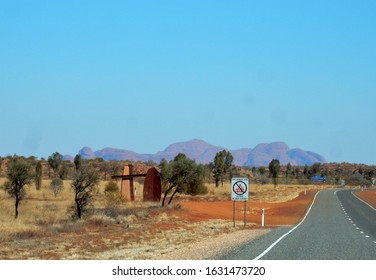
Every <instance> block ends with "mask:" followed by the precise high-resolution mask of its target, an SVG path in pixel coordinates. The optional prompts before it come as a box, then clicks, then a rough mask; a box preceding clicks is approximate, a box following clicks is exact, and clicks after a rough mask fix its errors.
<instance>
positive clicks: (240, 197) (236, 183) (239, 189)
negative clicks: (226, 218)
mask: <svg viewBox="0 0 376 280" xmlns="http://www.w3.org/2000/svg"><path fill="white" fill-rule="evenodd" d="M231 200H233V201H247V200H248V178H232V179H231Z"/></svg>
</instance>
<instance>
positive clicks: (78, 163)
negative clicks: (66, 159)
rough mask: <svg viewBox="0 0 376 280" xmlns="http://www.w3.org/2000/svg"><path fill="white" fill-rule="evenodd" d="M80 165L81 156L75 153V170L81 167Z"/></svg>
mask: <svg viewBox="0 0 376 280" xmlns="http://www.w3.org/2000/svg"><path fill="white" fill-rule="evenodd" d="M81 165H82V158H81V156H80V155H79V154H77V155H76V156H75V157H74V167H75V168H76V170H79V169H80V168H81Z"/></svg>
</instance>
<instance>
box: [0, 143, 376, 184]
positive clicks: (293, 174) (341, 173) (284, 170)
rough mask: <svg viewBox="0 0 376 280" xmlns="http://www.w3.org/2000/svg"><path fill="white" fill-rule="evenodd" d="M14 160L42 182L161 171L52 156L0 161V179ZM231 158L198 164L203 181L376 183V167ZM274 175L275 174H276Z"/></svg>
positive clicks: (223, 156) (145, 166)
mask: <svg viewBox="0 0 376 280" xmlns="http://www.w3.org/2000/svg"><path fill="white" fill-rule="evenodd" d="M14 157H20V158H23V159H25V160H27V161H28V162H29V163H30V165H32V166H33V168H35V170H38V168H41V171H39V172H40V174H41V177H42V178H43V179H53V178H56V177H59V178H60V179H62V180H72V179H73V176H74V174H75V170H77V168H78V165H79V164H82V163H84V164H85V165H90V166H91V167H93V168H95V169H96V170H98V171H99V173H100V175H101V179H102V180H110V179H111V176H113V175H121V174H122V171H123V168H124V166H125V165H132V166H133V172H134V173H136V174H137V173H145V172H146V171H147V170H148V169H149V168H150V167H157V169H158V170H160V168H161V164H159V163H155V162H152V161H149V162H141V161H137V162H134V161H105V160H103V159H102V158H96V159H82V158H81V157H80V156H79V155H77V156H76V157H75V159H74V161H67V160H63V156H62V155H61V154H59V153H58V152H56V153H53V154H52V155H51V156H49V157H48V158H47V159H44V158H42V159H37V158H36V157H33V156H31V157H28V158H25V157H23V156H7V157H2V158H1V157H0V177H5V176H6V170H7V165H8V163H9V161H10V160H11V159H12V158H14ZM232 161H233V157H232V155H231V153H230V152H228V151H225V150H224V151H221V152H219V153H217V154H216V156H215V158H214V159H213V162H211V163H209V164H201V165H202V167H203V169H204V170H205V174H206V175H205V181H206V182H208V183H215V184H216V186H221V185H223V182H229V181H230V180H231V178H232V177H248V178H249V179H250V183H255V184H268V183H275V181H274V180H273V176H275V178H276V180H278V183H279V184H311V183H312V182H311V178H312V177H313V176H322V177H325V178H326V181H325V182H324V183H325V184H330V185H341V184H343V183H345V184H346V185H350V186H358V185H365V186H369V185H373V184H375V181H376V166H369V165H365V164H352V163H347V162H343V163H315V164H313V165H312V166H307V165H306V166H294V165H291V164H287V165H281V166H278V169H277V170H276V171H275V170H274V171H273V172H271V170H273V169H271V166H270V164H269V166H261V167H241V166H235V165H233V163H232ZM275 172H277V174H275Z"/></svg>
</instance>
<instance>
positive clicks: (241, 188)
mask: <svg viewBox="0 0 376 280" xmlns="http://www.w3.org/2000/svg"><path fill="white" fill-rule="evenodd" d="M231 200H232V201H233V224H234V227H235V223H236V222H235V220H236V201H244V226H245V225H246V224H247V219H246V215H247V201H248V178H232V179H231Z"/></svg>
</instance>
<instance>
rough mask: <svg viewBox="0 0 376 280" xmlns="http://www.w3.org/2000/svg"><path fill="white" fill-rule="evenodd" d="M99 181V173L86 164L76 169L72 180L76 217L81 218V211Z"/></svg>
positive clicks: (88, 201) (86, 204)
mask: <svg viewBox="0 0 376 280" xmlns="http://www.w3.org/2000/svg"><path fill="white" fill-rule="evenodd" d="M98 183H99V173H98V171H96V170H95V169H93V168H91V167H89V166H87V167H81V168H80V169H79V170H77V171H76V174H75V175H74V178H73V182H72V189H73V191H74V202H75V206H76V217H77V218H78V219H81V217H82V212H83V211H84V210H85V208H86V207H87V206H88V204H89V203H90V200H91V198H92V194H93V192H94V190H95V187H96V185H97V184H98Z"/></svg>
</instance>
